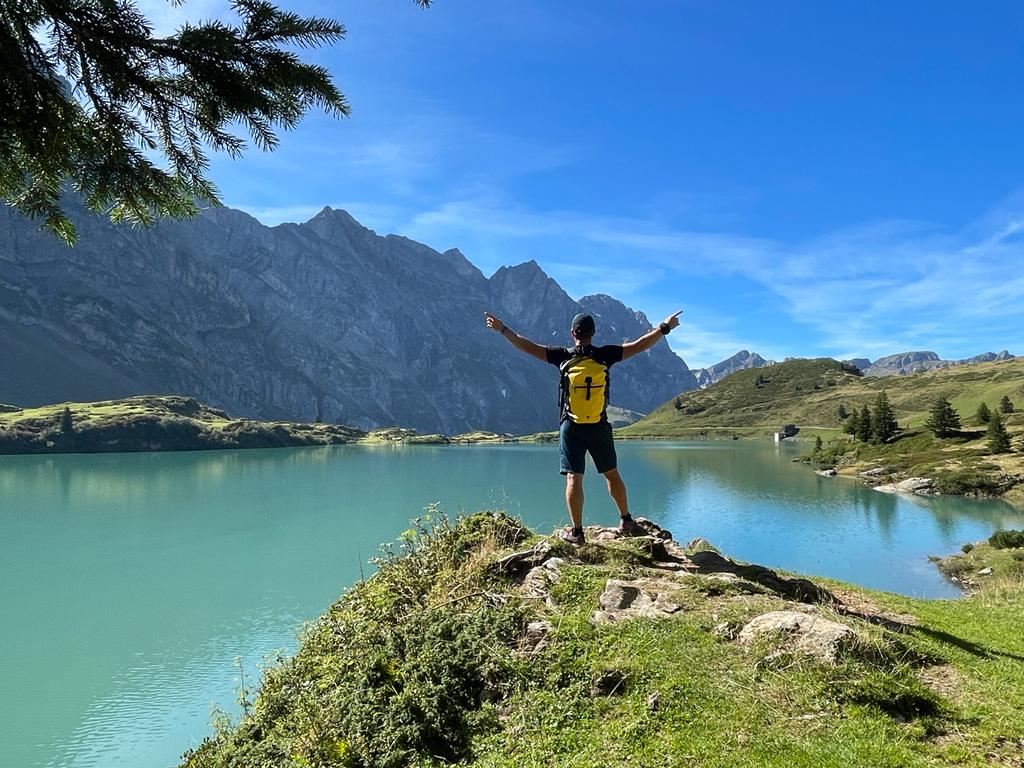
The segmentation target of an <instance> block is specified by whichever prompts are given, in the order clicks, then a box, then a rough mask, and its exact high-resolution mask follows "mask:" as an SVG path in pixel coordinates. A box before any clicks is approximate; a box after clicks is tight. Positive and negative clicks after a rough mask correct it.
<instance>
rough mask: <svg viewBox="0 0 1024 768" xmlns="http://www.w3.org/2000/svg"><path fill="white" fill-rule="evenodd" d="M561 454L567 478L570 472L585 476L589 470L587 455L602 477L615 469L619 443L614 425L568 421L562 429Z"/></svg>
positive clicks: (563, 471)
mask: <svg viewBox="0 0 1024 768" xmlns="http://www.w3.org/2000/svg"><path fill="white" fill-rule="evenodd" d="M558 452H559V453H560V454H561V460H562V469H561V472H562V474H563V475H567V474H569V473H570V472H572V473H573V474H578V475H582V474H583V472H584V470H586V468H587V454H588V453H589V454H590V457H591V458H592V459H593V460H594V466H595V467H597V471H598V472H600V473H601V474H602V475H603V474H604V473H605V472H607V471H609V470H611V469H615V466H616V464H617V461H616V459H615V441H614V440H613V439H612V425H611V424H609V423H608V422H607V421H599V422H598V423H597V424H577V423H576V422H574V421H569V419H566V420H565V421H563V422H562V425H561V426H560V427H559V428H558Z"/></svg>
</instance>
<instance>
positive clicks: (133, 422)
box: [0, 395, 511, 454]
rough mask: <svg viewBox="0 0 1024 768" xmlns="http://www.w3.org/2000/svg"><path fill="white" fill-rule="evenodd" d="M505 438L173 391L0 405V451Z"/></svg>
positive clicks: (422, 442) (108, 450) (460, 441)
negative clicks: (314, 415)
mask: <svg viewBox="0 0 1024 768" xmlns="http://www.w3.org/2000/svg"><path fill="white" fill-rule="evenodd" d="M65 410H67V413H68V415H67V416H65ZM509 439H511V438H509V436H507V435H498V434H495V433H494V432H467V433H465V434H461V435H454V436H449V435H420V434H418V433H417V432H416V431H415V430H412V429H403V428H401V427H388V428H384V429H376V430H373V431H372V432H364V431H363V430H361V429H356V428H355V427H346V426H344V425H341V424H308V423H304V422H291V421H254V420H251V419H235V418H232V417H231V416H229V415H228V414H226V413H225V412H224V411H221V410H218V409H216V408H211V407H209V406H207V405H203V404H202V403H200V402H199V401H198V400H196V399H195V398H191V397H180V396H176V395H144V396H139V397H129V398H125V399H122V400H101V401H98V402H94V403H57V404H55V405H46V406H42V407H40V408H18V407H15V406H6V405H0V454H15V453H118V452H127V451H194V450H208V449H215V448H282V447H291V446H306V445H335V444H341V443H366V444H406V445H449V444H453V443H454V444H464V443H501V442H506V441H508V440H509Z"/></svg>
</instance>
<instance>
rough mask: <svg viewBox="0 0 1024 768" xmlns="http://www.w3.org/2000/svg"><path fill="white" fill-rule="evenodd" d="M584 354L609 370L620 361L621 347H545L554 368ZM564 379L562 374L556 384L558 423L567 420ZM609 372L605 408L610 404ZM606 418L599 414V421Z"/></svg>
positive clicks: (567, 409)
mask: <svg viewBox="0 0 1024 768" xmlns="http://www.w3.org/2000/svg"><path fill="white" fill-rule="evenodd" d="M579 354H584V355H587V356H588V357H591V358H593V359H594V360H596V361H597V362H599V363H601V365H604V366H606V367H607V368H611V367H612V366H613V365H615V363H618V362H620V361H621V360H622V345H621V344H605V345H604V346H603V347H595V346H593V345H591V344H588V345H587V346H585V347H547V357H548V362H549V363H551V365H554V366H560V365H561V364H562V363H564V362H565V361H566V360H570V359H572V358H573V357H575V356H576V355H579ZM566 383H567V382H566V377H565V375H564V374H563V375H562V377H561V379H560V380H559V382H558V410H559V413H560V416H559V421H565V420H566V419H567V418H569V396H568V391H567V388H566ZM611 383H612V382H611V371H609V373H608V381H607V383H606V385H605V407H606V408H607V406H608V403H610V402H611V399H610V393H611ZM607 419H608V417H607V415H606V414H601V421H607Z"/></svg>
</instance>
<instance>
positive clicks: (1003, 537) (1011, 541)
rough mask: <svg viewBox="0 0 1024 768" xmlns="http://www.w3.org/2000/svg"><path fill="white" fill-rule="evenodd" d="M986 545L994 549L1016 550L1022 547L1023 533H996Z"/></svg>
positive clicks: (1023, 543)
mask: <svg viewBox="0 0 1024 768" xmlns="http://www.w3.org/2000/svg"><path fill="white" fill-rule="evenodd" d="M988 543H989V544H991V545H992V546H993V547H995V548H996V549H1016V548H1017V547H1024V531H996V532H995V533H993V534H992V535H991V536H990V537H989V539H988Z"/></svg>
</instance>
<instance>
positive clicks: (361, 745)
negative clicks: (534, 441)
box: [186, 514, 528, 768]
mask: <svg viewBox="0 0 1024 768" xmlns="http://www.w3.org/2000/svg"><path fill="white" fill-rule="evenodd" d="M527 535H528V532H527V530H526V529H525V528H524V527H523V526H522V524H521V523H519V522H518V521H516V520H513V519H512V518H509V517H507V516H506V515H491V514H480V515H474V516H472V517H470V518H466V519H465V520H463V521H462V523H461V524H459V525H458V526H456V527H450V526H449V525H448V523H447V521H446V520H445V519H444V518H441V519H440V521H439V522H431V521H430V520H429V518H428V519H427V520H426V521H418V522H417V523H415V524H414V527H413V528H412V529H410V530H409V531H406V533H405V534H403V536H402V539H401V544H400V547H399V549H398V551H397V552H396V551H394V550H393V549H390V548H388V549H386V550H385V551H384V554H383V556H382V557H380V558H377V560H376V561H375V562H376V563H377V565H378V566H379V570H378V571H377V573H375V574H374V575H373V576H372V577H370V578H369V579H367V580H366V581H363V582H360V583H359V584H357V585H356V586H355V587H353V588H352V589H351V590H350V591H349V592H348V593H346V594H345V595H344V596H343V597H342V598H341V599H340V600H339V601H338V602H337V603H336V604H335V605H334V606H332V607H331V609H330V610H329V611H328V612H327V613H326V614H325V615H324V616H323V617H321V619H320V620H319V621H317V622H316V623H315V624H314V625H313V626H312V627H311V628H310V629H309V630H308V631H307V634H306V636H305V638H304V640H303V643H302V648H301V650H300V651H299V652H298V654H296V656H295V657H294V658H292V659H289V660H286V661H282V662H281V663H280V665H279V666H277V667H275V668H273V669H270V670H268V671H267V673H266V674H265V677H264V681H263V684H262V686H261V689H260V695H259V697H258V698H257V700H256V702H255V704H254V705H253V706H252V707H251V710H250V711H249V712H248V713H247V714H246V716H244V717H243V719H242V722H241V723H240V724H239V725H238V727H237V728H235V729H233V730H232V729H226V728H225V729H222V731H221V732H220V733H218V734H217V735H216V736H215V737H213V738H212V739H207V740H206V741H205V742H204V743H203V744H202V745H201V746H200V747H199V748H198V749H197V750H195V751H194V752H192V753H190V754H188V755H187V756H186V761H187V765H189V766H191V767H192V768H213V766H218V767H219V766H225V765H239V766H249V765H252V766H257V765H258V766H263V765H281V766H284V765H289V766H291V765H295V766H327V765H330V766H353V767H354V766H375V767H376V766H379V767H380V768H397V767H398V766H405V765H410V764H412V763H414V762H415V760H416V759H418V758H421V757H422V756H424V755H432V756H434V757H436V758H437V759H438V760H440V761H442V762H445V763H448V762H458V761H460V760H462V759H463V758H465V757H466V756H467V754H468V749H469V744H470V738H471V736H472V734H473V733H474V732H475V731H476V730H477V728H478V726H479V725H480V718H481V717H485V715H482V714H481V712H482V710H481V702H482V701H483V700H484V698H485V697H486V694H487V691H489V690H493V689H496V688H497V687H498V686H500V685H501V684H502V681H503V679H504V678H505V677H506V676H507V674H508V667H509V661H508V657H509V656H510V655H511V648H510V647H509V646H508V643H507V638H510V637H517V636H518V634H519V628H520V626H521V623H522V615H521V609H520V607H519V605H518V604H517V603H515V602H513V601H511V600H509V601H506V602H504V604H502V605H499V606H496V607H495V606H491V607H490V609H489V610H484V609H483V605H484V603H485V602H486V600H487V595H488V592H489V590H488V587H489V586H491V585H489V584H488V576H487V572H486V569H482V568H473V567H471V566H472V565H473V563H472V560H473V557H472V553H475V552H479V551H482V550H484V551H486V550H488V549H490V550H493V549H494V548H502V547H507V546H510V545H512V544H515V543H517V542H519V541H522V539H523V538H525V537H526V536H527ZM467 566H469V567H467Z"/></svg>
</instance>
